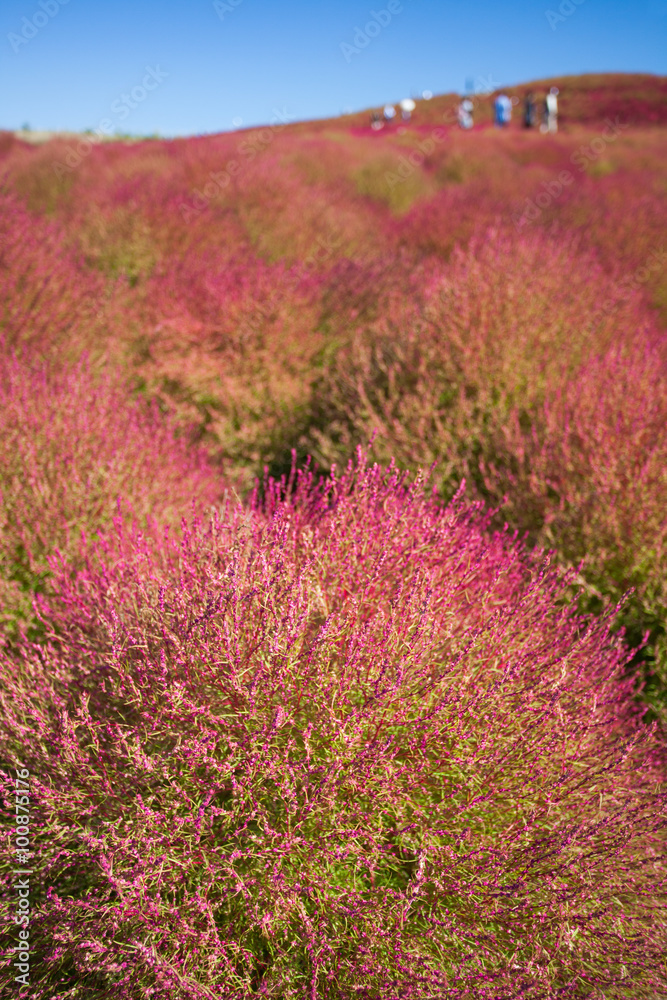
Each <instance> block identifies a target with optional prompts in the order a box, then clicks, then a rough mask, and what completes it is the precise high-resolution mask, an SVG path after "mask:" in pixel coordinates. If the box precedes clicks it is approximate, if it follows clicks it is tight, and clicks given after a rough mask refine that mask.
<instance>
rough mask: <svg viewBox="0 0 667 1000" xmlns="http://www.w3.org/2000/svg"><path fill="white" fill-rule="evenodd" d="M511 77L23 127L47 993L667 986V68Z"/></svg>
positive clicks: (35, 966) (26, 373) (10, 582)
mask: <svg viewBox="0 0 667 1000" xmlns="http://www.w3.org/2000/svg"><path fill="white" fill-rule="evenodd" d="M554 83H556V84H557V85H558V86H559V88H560V95H559V103H560V114H559V128H558V131H557V133H555V134H553V133H547V134H545V133H543V132H540V131H539V129H524V128H522V127H521V113H520V112H521V102H522V101H523V99H524V97H525V94H526V93H527V92H528V90H529V89H532V90H533V91H535V93H536V94H537V95H538V97H539V95H541V94H543V93H545V92H546V90H547V89H548V88H549V87H550V86H551V85H553V84H554ZM506 92H507V93H508V94H509V95H510V96H511V97H512V96H514V97H517V98H518V99H519V104H518V106H517V107H516V110H515V112H514V121H513V122H512V123H511V124H510V126H509V127H508V128H496V127H494V126H493V124H492V116H491V101H492V95H476V96H474V98H473V100H472V104H473V117H474V122H475V124H474V127H473V128H472V130H470V131H465V130H461V129H459V128H458V125H457V123H456V107H457V104H458V101H459V99H458V98H457V97H456V96H455V95H445V96H442V97H436V98H433V99H432V100H430V101H419V102H417V107H416V109H415V111H414V113H413V115H412V119H411V120H410V121H409V122H407V121H406V122H400V121H394V122H393V123H392V124H389V125H385V127H383V128H381V129H372V128H371V127H370V116H369V113H364V114H356V115H350V116H347V117H342V118H340V119H336V120H330V121H318V122H309V123H292V122H291V121H290V119H289V115H287V114H286V113H282V112H281V113H280V114H276V116H274V119H273V120H272V121H271V122H270V123H268V124H267V125H266V127H264V128H261V129H253V130H247V131H242V132H235V133H229V134H219V135H211V136H202V137H193V138H189V139H176V140H160V139H150V140H148V139H146V140H131V139H129V138H127V139H126V140H116V141H106V139H105V137H104V136H101V135H94V134H93V135H91V136H80V137H55V138H53V139H51V140H50V141H47V142H44V143H41V144H35V143H29V142H26V141H23V140H22V139H21V138H18V137H16V136H15V135H13V134H10V133H0V342H1V348H2V349H1V351H0V701H1V709H0V756H1V757H2V760H3V762H4V772H5V775H6V780H5V782H4V786H3V788H4V792H3V794H4V796H5V805H6V806H7V808H9V809H11V810H12V814H13V811H14V799H15V789H14V780H15V769H17V768H18V769H21V773H23V771H24V770H25V771H27V772H29V775H30V782H29V783H30V826H29V839H30V851H31V859H30V865H31V869H32V871H33V874H32V875H31V890H30V892H31V895H30V911H29V912H30V919H29V945H30V955H31V958H30V969H31V971H30V989H31V996H34V997H35V998H37V1000H50V998H51V997H54V996H57V997H63V998H64V997H68V998H78V997H82V998H85V997H92V996H104V997H117V998H120V1000H144V998H148V997H151V998H159V1000H163V998H164V1000H173V998H193V1000H194V998H202V1000H203V998H211V997H216V998H225V1000H227V998H230V1000H232V998H233V1000H245V998H250V997H254V996H266V997H274V998H277V1000H283V998H284V1000H288V998H301V997H303V998H308V1000H312V998H315V997H323V998H335V1000H343V998H346V1000H347V998H349V997H360V998H368V1000H371V998H377V997H386V998H392V1000H393V998H395V1000H398V998H401V1000H402V998H405V1000H430V998H434V1000H435V998H451V1000H464V998H465V1000H468V998H469V1000H473V998H474V1000H477V998H480V1000H492V998H493V1000H505V998H506V1000H514V998H519V997H521V998H534V1000H538V998H539V1000H541V998H557V997H558V998H561V997H568V998H588V997H590V998H601V997H604V998H606V997H609V998H633V1000H635V998H643V1000H654V998H657V997H661V996H667V959H666V955H667V905H666V904H667V897H666V892H665V889H666V875H667V871H666V864H665V856H666V848H667V843H666V835H665V820H666V815H667V810H666V800H665V767H666V764H667V755H666V753H665V737H666V730H665V726H666V725H667V639H666V633H665V627H666V621H667V572H666V570H667V333H666V325H665V324H666V322H667V279H666V276H665V263H666V260H667V250H666V248H665V237H664V234H665V231H666V228H667V225H666V224H667V181H666V174H665V162H666V161H667V110H666V109H667V102H666V101H665V97H666V96H667V81H666V80H665V79H664V78H657V77H649V76H629V75H628V76H624V75H607V76H604V75H603V76H589V77H578V78H574V77H572V78H565V79H562V80H557V81H544V82H541V83H536V84H531V85H530V86H528V85H526V86H523V87H516V88H510V89H509V90H507V91H506ZM17 808H18V807H17ZM21 828H22V829H23V828H24V827H21ZM16 829H17V827H13V826H7V827H6V829H5V830H4V831H3V833H4V835H5V836H6V839H7V845H6V846H7V848H8V849H7V851H6V852H5V860H4V861H3V865H4V872H5V874H6V877H7V879H8V882H7V885H8V886H11V884H12V882H11V880H12V879H13V878H14V877H15V876H14V875H13V874H12V872H13V870H14V869H15V867H16V864H17V862H16V858H15V857H14V856H13V855H12V853H11V852H12V850H13V844H14V839H15V838H16ZM10 896H11V890H10ZM13 919H14V915H13V911H12V914H11V915H10V921H11V920H13ZM11 936H12V935H11V934H10V935H9V938H11ZM22 940H23V939H22ZM17 941H18V938H16V940H15V941H14V940H11V941H9V943H8V944H7V945H6V948H5V958H6V961H5V963H4V965H3V971H2V973H1V974H0V975H1V976H2V982H3V983H4V984H5V985H6V988H7V989H9V988H10V986H12V987H13V986H17V988H18V984H16V983H14V982H13V980H14V971H15V970H13V969H12V965H11V962H12V961H13V959H12V958H10V954H13V952H11V949H12V948H13V947H14V945H16V943H17ZM21 947H23V945H21Z"/></svg>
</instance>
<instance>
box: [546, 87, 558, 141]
mask: <svg viewBox="0 0 667 1000" xmlns="http://www.w3.org/2000/svg"><path fill="white" fill-rule="evenodd" d="M545 103H546V106H547V132H557V131H558V87H552V88H551V90H550V91H549V93H548V94H547V96H546V101H545Z"/></svg>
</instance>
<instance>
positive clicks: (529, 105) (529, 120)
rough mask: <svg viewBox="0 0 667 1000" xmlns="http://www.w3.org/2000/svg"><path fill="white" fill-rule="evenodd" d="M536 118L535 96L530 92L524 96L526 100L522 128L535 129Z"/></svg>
mask: <svg viewBox="0 0 667 1000" xmlns="http://www.w3.org/2000/svg"><path fill="white" fill-rule="evenodd" d="M536 118H537V105H536V104H535V95H534V94H533V92H532V90H531V91H529V92H528V93H527V94H526V100H525V102H524V106H523V127H524V128H535V120H536Z"/></svg>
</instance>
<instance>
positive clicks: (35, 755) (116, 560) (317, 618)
mask: <svg viewBox="0 0 667 1000" xmlns="http://www.w3.org/2000/svg"><path fill="white" fill-rule="evenodd" d="M281 496H282V490H281V488H280V485H279V484H274V485H271V484H270V483H269V484H268V485H267V502H266V506H265V509H264V511H262V509H260V508H259V507H258V506H257V504H256V503H255V505H254V506H253V508H252V509H251V510H248V509H244V508H243V507H241V506H231V507H230V506H225V507H224V508H223V509H221V511H220V512H219V513H218V514H216V515H215V516H214V517H213V518H212V519H211V520H210V521H208V522H200V521H198V520H195V521H193V522H190V523H188V524H184V526H183V532H182V535H181V536H180V537H175V536H172V535H171V534H166V535H163V534H161V533H160V532H159V531H158V530H157V529H151V530H150V531H149V532H148V533H142V532H140V531H138V530H134V531H130V532H128V531H126V529H125V528H124V527H123V525H122V522H121V521H120V520H119V521H117V523H116V529H115V531H114V532H113V533H111V534H109V535H107V536H106V537H104V538H101V539H100V540H99V541H97V542H86V543H85V544H84V546H83V549H82V551H81V560H82V564H81V570H80V571H79V572H78V573H76V574H72V572H71V569H70V565H69V562H68V560H67V559H64V558H61V557H54V558H53V559H52V561H51V568H52V572H53V574H54V597H53V598H51V599H46V598H39V600H38V603H39V606H40V608H41V614H42V616H43V624H44V627H45V628H46V629H47V631H48V638H49V640H50V642H49V643H48V644H47V645H46V646H42V647H40V648H38V647H32V648H31V647H30V646H25V647H24V649H23V655H22V664H21V665H20V666H19V665H17V662H16V661H15V660H8V659H7V658H5V659H4V660H2V671H3V674H4V678H3V688H4V687H5V683H7V682H9V679H10V678H11V683H12V694H11V696H6V695H4V694H3V696H2V698H3V719H4V721H3V724H2V729H1V737H0V745H1V746H2V752H3V754H4V755H10V756H11V755H13V754H14V753H15V752H16V747H18V746H20V747H21V748H22V760H23V762H24V764H25V766H27V767H29V769H30V770H31V773H33V774H34V775H35V788H36V796H37V797H36V803H37V805H38V809H39V816H40V822H39V831H38V834H37V839H38V843H39V848H38V849H39V852H40V857H41V859H42V865H43V869H44V873H45V874H44V877H45V880H46V881H45V884H46V885H47V886H48V887H49V888H48V895H47V897H46V898H45V899H44V901H43V903H42V904H41V906H40V911H39V917H38V922H37V928H38V933H39V937H40V941H42V940H43V947H44V948H45V949H46V950H45V955H44V957H45V966H44V969H45V979H44V980H43V982H40V984H39V985H36V987H35V988H34V992H35V996H36V997H38V998H42V997H43V998H46V997H47V996H50V995H51V992H52V985H51V984H52V983H55V982H58V984H59V986H60V990H61V994H62V995H64V996H70V995H71V996H74V995H75V994H76V991H77V990H80V989H81V988H84V987H85V988H87V989H90V990H96V991H98V992H102V993H104V992H105V991H106V990H109V989H113V995H114V996H117V997H119V998H124V997H126V998H130V997H132V998H134V997H143V996H148V995H151V996H157V997H164V998H165V1000H166V998H167V997H173V996H175V995H178V996H182V997H193V998H194V997H198V998H199V997H202V998H203V997H213V996H216V997H225V998H239V1000H240V998H245V997H250V996H255V995H266V996H276V997H283V996H284V997H288V996H294V997H297V996H304V997H305V996H311V995H312V996H328V997H341V998H342V997H344V996H349V995H352V993H354V995H355V996H365V997H368V998H370V997H376V996H386V997H395V998H398V997H405V998H406V1000H407V998H415V1000H416V998H426V997H433V996H434V995H436V994H437V995H438V996H441V997H451V998H457V997H461V998H463V997H466V998H468V997H475V998H491V997H493V998H501V997H506V998H514V997H519V996H522V997H535V998H536V1000H537V998H538V997H540V998H543V997H554V998H555V997H556V996H559V997H560V996H568V997H584V996H589V995H592V994H593V993H595V992H597V993H598V994H600V995H605V996H609V997H612V996H617V997H622V996H628V995H629V994H631V995H632V996H633V997H637V998H640V997H645V998H647V1000H648V998H649V997H654V996H656V995H657V994H658V992H659V991H660V990H661V989H664V988H665V986H666V985H667V980H666V979H665V971H666V970H665V968H664V954H665V943H666V942H665V935H664V926H663V922H662V919H661V916H660V913H661V908H662V905H663V901H664V890H665V868H664V860H663V859H662V855H663V853H664V824H665V802H664V795H663V793H662V792H661V791H660V789H661V788H662V781H663V776H664V761H663V751H662V750H661V749H660V745H659V743H658V742H657V741H656V733H655V731H654V730H653V729H651V728H650V727H646V726H644V725H642V724H641V723H640V721H639V715H638V708H637V706H636V705H635V704H634V702H633V700H632V697H631V690H632V682H631V680H630V679H628V678H624V675H623V662H624V655H623V653H622V649H621V647H620V645H619V643H618V641H613V640H612V639H611V638H610V636H609V633H608V631H607V625H606V624H605V622H604V621H596V620H587V619H582V618H579V617H577V616H575V615H574V614H573V613H572V611H571V610H570V609H569V608H568V606H567V602H566V601H565V591H564V582H563V581H560V580H559V579H558V578H557V577H556V576H555V575H554V574H553V572H552V571H551V570H549V569H548V567H547V566H546V565H544V566H539V565H535V566H532V565H531V564H530V563H529V562H526V560H525V557H524V556H523V554H522V553H521V551H520V549H517V548H516V546H515V544H514V543H513V542H512V540H511V539H509V538H507V537H502V536H493V537H489V535H488V530H487V523H488V521H487V519H485V518H484V517H483V516H482V515H481V512H479V511H475V510H470V509H468V510H466V509H464V508H462V506H461V504H460V502H458V501H456V502H455V503H454V504H453V505H452V506H450V507H449V508H447V509H445V510H441V509H440V508H439V507H438V506H437V504H435V503H434V502H433V501H432V500H430V499H428V497H427V496H425V494H424V489H423V483H420V482H419V481H417V482H416V483H415V484H413V485H410V484H409V483H408V482H407V481H406V480H405V479H404V478H402V477H399V476H398V474H396V473H394V472H392V471H391V470H389V471H388V472H384V471H383V470H381V469H379V468H377V467H375V468H368V467H365V466H364V465H363V464H362V465H359V466H357V467H356V468H353V467H350V468H349V469H348V470H347V471H346V472H345V473H344V474H343V475H342V476H340V477H338V476H336V477H334V480H333V481H332V482H330V483H329V485H328V486H326V487H324V488H320V489H317V488H315V486H314V485H313V484H312V482H311V480H310V479H309V477H308V476H304V475H301V476H299V479H298V484H297V487H296V492H295V493H294V494H293V495H292V496H288V497H286V498H285V499H281Z"/></svg>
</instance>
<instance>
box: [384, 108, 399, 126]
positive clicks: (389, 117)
mask: <svg viewBox="0 0 667 1000" xmlns="http://www.w3.org/2000/svg"><path fill="white" fill-rule="evenodd" d="M383 115H384V120H385V122H386V123H387V125H389V123H390V122H392V121H393V120H394V118H395V117H396V108H395V107H394V105H393V104H385V106H384V112H383Z"/></svg>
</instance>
